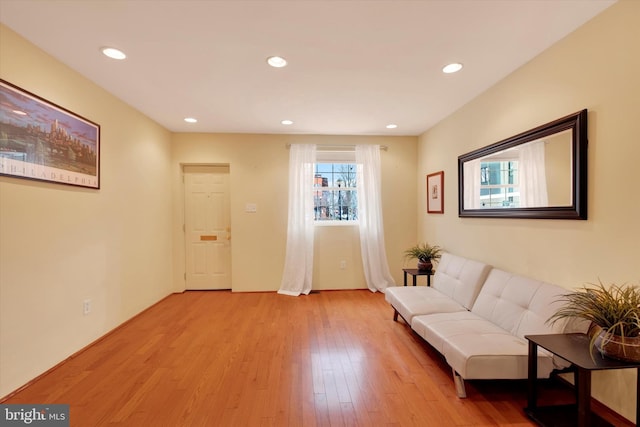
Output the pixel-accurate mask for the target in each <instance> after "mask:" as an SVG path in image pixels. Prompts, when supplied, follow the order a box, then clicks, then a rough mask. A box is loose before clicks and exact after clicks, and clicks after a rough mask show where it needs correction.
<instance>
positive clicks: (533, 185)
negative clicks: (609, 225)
mask: <svg viewBox="0 0 640 427" xmlns="http://www.w3.org/2000/svg"><path fill="white" fill-rule="evenodd" d="M558 136H560V137H561V138H562V137H564V138H566V135H565V134H564V132H563V133H560V134H558V135H555V136H554V137H553V138H545V139H540V140H536V141H531V142H528V143H526V144H522V145H519V146H517V147H514V148H511V149H508V150H504V151H499V152H497V153H494V154H491V155H488V156H485V157H482V158H480V159H478V160H479V165H480V168H479V170H477V165H476V166H473V165H472V164H470V165H469V167H470V168H472V169H470V170H469V172H470V173H471V175H472V176H473V180H474V182H473V183H471V186H470V187H469V188H473V189H475V190H473V191H474V193H476V194H473V196H472V197H471V199H470V200H469V204H468V205H469V206H473V208H472V209H499V208H527V207H545V206H550V204H549V202H550V196H549V193H550V192H551V195H552V197H553V198H552V199H551V203H558V202H559V201H560V200H566V197H567V193H569V195H570V194H571V191H570V185H571V175H570V172H571V171H570V170H569V171H567V170H566V169H567V166H566V165H567V164H570V162H569V160H570V155H571V145H570V142H571V141H570V140H569V141H567V144H560V143H559V142H558V141H562V139H557V138H558ZM552 142H553V143H552ZM550 143H552V144H550ZM567 146H568V148H569V150H568V151H567V149H566V148H567ZM549 147H551V148H549ZM469 163H473V162H469ZM465 173H466V172H465ZM551 206H553V204H552V205H551Z"/></svg>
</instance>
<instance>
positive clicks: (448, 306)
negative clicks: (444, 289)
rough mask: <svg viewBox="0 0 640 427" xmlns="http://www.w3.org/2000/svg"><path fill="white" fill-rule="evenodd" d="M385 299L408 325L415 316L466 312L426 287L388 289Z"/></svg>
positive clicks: (457, 304)
mask: <svg viewBox="0 0 640 427" xmlns="http://www.w3.org/2000/svg"><path fill="white" fill-rule="evenodd" d="M385 299H386V300H387V302H388V303H389V304H391V305H392V306H393V308H395V309H396V311H397V312H398V313H399V314H400V316H402V318H403V319H404V320H405V321H406V322H407V323H408V324H409V325H410V324H411V321H412V319H413V317H414V316H415V315H416V314H426V313H442V312H455V311H466V308H465V307H463V306H462V305H460V304H459V303H457V302H456V301H454V300H452V299H451V298H449V297H448V296H446V295H444V294H443V293H441V292H439V291H438V290H436V289H433V288H429V287H426V286H395V287H390V288H387V289H386V292H385Z"/></svg>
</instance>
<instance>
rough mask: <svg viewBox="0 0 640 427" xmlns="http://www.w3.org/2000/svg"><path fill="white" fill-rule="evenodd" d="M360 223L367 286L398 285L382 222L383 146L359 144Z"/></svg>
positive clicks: (374, 289)
mask: <svg viewBox="0 0 640 427" xmlns="http://www.w3.org/2000/svg"><path fill="white" fill-rule="evenodd" d="M356 163H357V165H358V167H357V183H356V189H357V191H358V223H359V228H360V247H361V251H362V265H363V267H364V276H365V279H366V281H367V287H368V288H369V289H370V290H371V291H372V292H376V291H381V292H384V290H385V289H386V288H387V287H389V286H395V283H394V281H393V278H392V277H391V274H390V273H389V265H388V263H387V253H386V250H385V246H384V227H383V225H382V197H381V190H380V187H381V174H380V146H379V145H357V146H356Z"/></svg>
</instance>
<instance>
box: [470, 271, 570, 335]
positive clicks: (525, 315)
mask: <svg viewBox="0 0 640 427" xmlns="http://www.w3.org/2000/svg"><path fill="white" fill-rule="evenodd" d="M566 292H567V290H566V289H564V288H561V287H559V286H555V285H551V284H549V283H545V282H542V281H539V280H535V279H531V278H528V277H523V276H518V275H515V274H512V273H509V272H506V271H503V270H499V269H496V268H494V269H492V270H491V272H490V273H489V276H488V277H487V280H486V282H485V284H484V286H483V287H482V289H481V291H480V293H479V294H478V297H477V298H476V301H475V303H474V305H473V307H472V309H471V311H472V312H473V313H475V314H477V315H478V316H480V317H482V318H484V319H486V320H489V321H490V322H492V323H494V324H496V325H498V326H500V327H501V328H502V329H504V330H506V331H507V332H509V333H511V334H512V335H515V336H517V337H519V338H521V339H524V336H525V335H527V334H552V333H560V332H562V331H563V329H564V326H565V324H564V322H558V323H556V324H553V325H552V324H549V323H547V320H548V319H549V317H551V315H552V314H553V313H555V312H556V310H557V309H558V308H559V307H560V305H561V301H560V297H561V296H562V295H563V294H565V293H566Z"/></svg>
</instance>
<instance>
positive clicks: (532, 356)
mask: <svg viewBox="0 0 640 427" xmlns="http://www.w3.org/2000/svg"><path fill="white" fill-rule="evenodd" d="M527 363H528V378H527V398H528V401H527V409H528V410H529V411H533V410H534V409H536V406H537V405H538V345H537V344H536V343H534V342H532V341H529V358H528V360H527Z"/></svg>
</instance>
